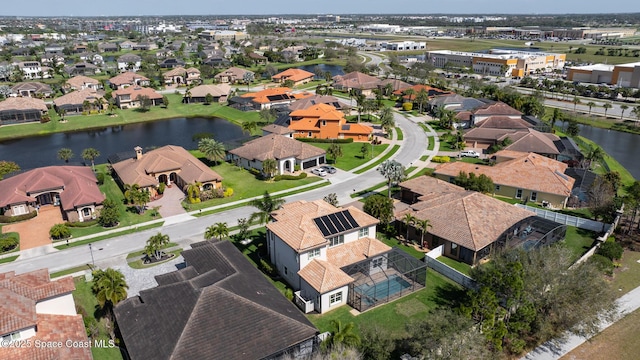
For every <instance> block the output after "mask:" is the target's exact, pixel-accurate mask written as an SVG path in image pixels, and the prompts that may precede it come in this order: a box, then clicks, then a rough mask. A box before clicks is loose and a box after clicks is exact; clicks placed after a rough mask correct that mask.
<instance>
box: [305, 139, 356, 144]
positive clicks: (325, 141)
mask: <svg viewBox="0 0 640 360" xmlns="http://www.w3.org/2000/svg"><path fill="white" fill-rule="evenodd" d="M296 140H300V141H302V142H308V143H336V144H348V143H352V142H353V139H352V138H348V139H317V138H296Z"/></svg>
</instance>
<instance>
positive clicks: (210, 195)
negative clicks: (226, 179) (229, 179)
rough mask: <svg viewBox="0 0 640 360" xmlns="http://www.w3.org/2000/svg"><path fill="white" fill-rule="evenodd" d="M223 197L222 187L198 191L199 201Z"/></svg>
mask: <svg viewBox="0 0 640 360" xmlns="http://www.w3.org/2000/svg"><path fill="white" fill-rule="evenodd" d="M223 197H224V190H223V189H214V190H205V191H202V192H200V201H207V200H211V199H221V198H223Z"/></svg>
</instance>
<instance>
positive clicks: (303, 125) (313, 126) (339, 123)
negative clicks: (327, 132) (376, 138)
mask: <svg viewBox="0 0 640 360" xmlns="http://www.w3.org/2000/svg"><path fill="white" fill-rule="evenodd" d="M289 116H290V117H291V123H290V125H289V129H291V130H295V131H313V132H320V131H321V130H322V129H321V127H320V121H323V120H324V121H327V124H326V125H325V126H327V127H329V126H334V127H338V128H337V129H336V130H335V131H334V134H338V135H339V134H364V135H369V134H371V133H372V132H373V128H372V127H370V126H367V125H364V124H347V123H346V119H345V118H344V114H343V113H342V112H341V111H340V110H337V109H336V108H334V107H333V106H331V105H328V104H318V105H314V106H311V107H308V108H306V109H301V110H295V111H293V112H291V113H290V114H289ZM334 136H335V135H334Z"/></svg>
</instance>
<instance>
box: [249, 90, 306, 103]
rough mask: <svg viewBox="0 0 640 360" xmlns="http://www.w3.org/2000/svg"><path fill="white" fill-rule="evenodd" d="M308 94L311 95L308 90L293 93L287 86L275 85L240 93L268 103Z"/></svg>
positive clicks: (300, 97)
mask: <svg viewBox="0 0 640 360" xmlns="http://www.w3.org/2000/svg"><path fill="white" fill-rule="evenodd" d="M309 96H313V94H312V93H310V92H306V91H305V92H301V93H293V92H292V90H291V89H289V88H287V87H275V88H268V89H264V90H261V91H258V92H251V93H246V94H242V95H241V96H240V97H243V98H250V99H251V100H252V101H253V102H255V103H258V104H268V103H270V102H278V101H283V100H285V101H293V100H298V99H304V98H307V97H309Z"/></svg>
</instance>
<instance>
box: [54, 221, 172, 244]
mask: <svg viewBox="0 0 640 360" xmlns="http://www.w3.org/2000/svg"><path fill="white" fill-rule="evenodd" d="M163 224H164V222H163V221H161V222H158V223H155V224H150V225H144V226H140V227H135V228H133V229H128V230H122V231H117V232H114V233H111V234H105V235H101V236H96V237H94V238H91V239H86V240H82V241H76V242H72V243H69V244H66V243H65V244H61V245H58V246H54V247H55V248H56V249H57V250H64V249H68V248H70V247H76V246H82V245H87V244H91V243H95V242H97V241H101V240H106V239H111V238H114V237H116V236H122V235H127V234H133V233H136V232H139V231H144V230H149V229H154V228H157V227H161V226H162V225H163Z"/></svg>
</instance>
